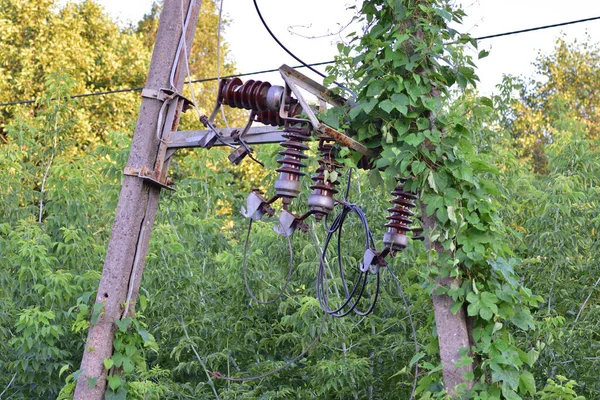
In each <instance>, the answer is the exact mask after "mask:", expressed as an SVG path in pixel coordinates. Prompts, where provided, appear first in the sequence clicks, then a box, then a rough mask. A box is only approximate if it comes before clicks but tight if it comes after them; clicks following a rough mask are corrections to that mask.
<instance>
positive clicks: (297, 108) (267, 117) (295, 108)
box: [255, 99, 302, 126]
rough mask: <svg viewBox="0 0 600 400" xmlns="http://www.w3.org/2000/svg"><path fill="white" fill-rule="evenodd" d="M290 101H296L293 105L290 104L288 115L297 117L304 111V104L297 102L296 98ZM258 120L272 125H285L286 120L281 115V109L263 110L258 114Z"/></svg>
mask: <svg viewBox="0 0 600 400" xmlns="http://www.w3.org/2000/svg"><path fill="white" fill-rule="evenodd" d="M290 101H292V102H294V103H293V104H292V105H291V106H289V108H290V111H289V113H288V115H289V116H290V117H296V116H298V115H300V114H301V113H302V106H301V105H300V104H299V103H296V101H297V100H296V99H290ZM255 121H256V122H260V123H261V124H265V125H271V126H283V125H285V121H284V120H283V119H282V118H281V116H280V115H279V111H272V110H266V111H261V112H259V113H257V114H256V120H255Z"/></svg>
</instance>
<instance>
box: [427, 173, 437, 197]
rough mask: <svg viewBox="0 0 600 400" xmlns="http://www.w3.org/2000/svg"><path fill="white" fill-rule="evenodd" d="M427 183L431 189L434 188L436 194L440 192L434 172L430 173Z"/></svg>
mask: <svg viewBox="0 0 600 400" xmlns="http://www.w3.org/2000/svg"><path fill="white" fill-rule="evenodd" d="M427 183H429V187H430V188H432V189H433V191H434V192H436V193H437V192H438V191H437V186H436V185H435V178H434V177H433V171H429V175H427Z"/></svg>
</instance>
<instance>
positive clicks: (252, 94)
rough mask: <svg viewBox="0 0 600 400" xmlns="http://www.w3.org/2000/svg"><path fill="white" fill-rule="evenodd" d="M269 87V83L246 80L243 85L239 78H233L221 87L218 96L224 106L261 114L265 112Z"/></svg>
mask: <svg viewBox="0 0 600 400" xmlns="http://www.w3.org/2000/svg"><path fill="white" fill-rule="evenodd" d="M270 87H271V84H270V83H269V82H262V81H253V80H248V81H246V83H243V82H242V80H241V79H240V78H233V79H231V80H230V81H227V83H226V84H225V85H223V87H222V89H221V93H220V95H221V99H222V103H223V104H225V105H228V106H230V107H234V108H244V109H246V110H253V111H256V112H262V111H266V110H267V93H268V91H269V88H270Z"/></svg>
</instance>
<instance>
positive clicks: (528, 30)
mask: <svg viewBox="0 0 600 400" xmlns="http://www.w3.org/2000/svg"><path fill="white" fill-rule="evenodd" d="M254 3H255V5H256V0H254ZM257 10H258V7H257ZM259 16H260V17H261V20H262V21H263V23H264V20H263V19H262V15H261V14H260V12H259ZM596 20H600V16H598V17H592V18H584V19H578V20H575V21H568V22H561V23H558V24H552V25H544V26H538V27H535V28H528V29H521V30H518V31H512V32H504V33H497V34H494V35H487V36H481V37H477V38H473V40H477V41H479V40H486V39H493V38H497V37H502V36H509V35H517V34H520V33H527V32H533V31H539V30H543V29H550V28H557V27H561V26H566V25H573V24H579V23H582V22H590V21H596ZM264 25H265V28H267V30H268V31H269V33H270V34H271V36H272V37H273V39H275V40H276V41H277V43H278V44H279V45H280V46H281V47H282V48H283V49H284V50H285V51H286V52H288V54H290V55H291V56H292V57H294V59H296V60H297V61H298V62H300V63H301V64H302V65H296V66H295V67H292V68H294V69H298V68H308V69H310V70H311V71H313V72H315V73H316V74H318V75H319V76H322V77H325V75H324V74H322V73H321V72H319V71H317V70H315V69H314V68H312V67H317V66H320V65H327V64H333V63H335V61H334V60H332V61H322V62H317V63H310V64H306V63H305V62H304V61H302V60H300V59H298V58H297V57H296V56H295V55H293V54H292V53H290V52H289V50H287V48H286V47H284V46H283V44H281V42H279V40H278V39H277V38H276V37H275V36H274V35H273V33H272V32H271V30H270V29H269V28H268V26H267V25H266V24H264ZM277 71H279V68H272V69H266V70H262V71H255V72H245V73H241V74H233V75H226V76H222V77H221V79H223V78H236V77H240V76H249V75H258V74H266V73H269V72H277ZM218 79H219V78H218V77H212V78H200V79H194V80H192V81H187V82H185V84H190V83H201V82H210V81H216V80H218ZM334 83H336V84H337V85H339V84H338V83H337V82H334ZM142 89H144V88H143V87H134V88H126V89H115V90H107V91H103V92H92V93H82V94H75V95H73V96H70V98H71V99H76V98H80V97H92V96H105V95H108V94H114V93H126V92H139V91H141V90H142ZM347 90H349V89H347ZM52 100H56V99H52ZM35 102H36V99H30V100H16V101H9V102H6V103H0V107H5V106H14V105H20V104H31V103H35Z"/></svg>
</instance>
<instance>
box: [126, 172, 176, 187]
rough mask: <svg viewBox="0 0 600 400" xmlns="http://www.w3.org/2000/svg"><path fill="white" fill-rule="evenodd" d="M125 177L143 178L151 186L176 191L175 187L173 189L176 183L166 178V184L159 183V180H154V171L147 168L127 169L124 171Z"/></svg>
mask: <svg viewBox="0 0 600 400" xmlns="http://www.w3.org/2000/svg"><path fill="white" fill-rule="evenodd" d="M123 175H127V176H135V177H138V178H141V179H142V180H144V181H145V182H146V183H148V184H149V185H152V186H159V187H161V188H163V189H168V190H172V191H175V189H174V188H173V187H171V186H172V185H174V182H173V181H171V179H169V178H166V180H165V182H159V181H158V180H156V179H154V171H152V170H150V169H148V168H146V167H141V168H133V167H125V169H124V170H123Z"/></svg>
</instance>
